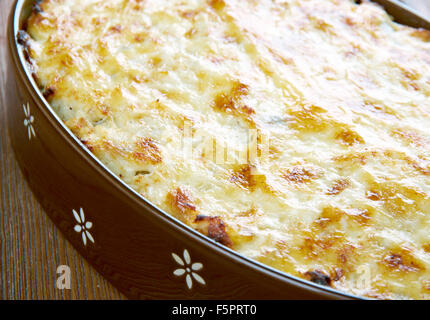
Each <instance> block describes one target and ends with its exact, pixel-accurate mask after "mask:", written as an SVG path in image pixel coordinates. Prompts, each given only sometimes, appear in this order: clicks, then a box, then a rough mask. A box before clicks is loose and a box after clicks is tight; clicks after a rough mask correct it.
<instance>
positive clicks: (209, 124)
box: [18, 0, 430, 299]
mask: <svg viewBox="0 0 430 320" xmlns="http://www.w3.org/2000/svg"><path fill="white" fill-rule="evenodd" d="M26 31H27V32H28V34H27V33H26V32H24V31H21V32H20V33H19V34H18V42H19V43H20V45H21V46H22V48H23V52H24V56H25V57H26V59H27V61H28V67H29V68H31V70H32V71H33V72H34V74H35V75H36V74H37V77H36V79H37V82H38V84H39V86H40V88H41V91H42V92H43V94H44V95H45V98H46V99H47V100H48V101H49V102H50V104H51V106H52V107H53V109H54V110H55V111H56V112H57V113H58V115H59V116H60V117H61V119H63V120H64V122H65V123H66V125H67V126H68V127H69V128H70V129H71V130H72V132H73V133H74V134H75V135H76V136H77V137H78V138H79V139H80V140H81V141H82V143H83V144H84V145H85V146H86V147H87V148H88V149H89V150H90V151H91V152H93V153H94V154H95V155H96V156H97V157H98V158H99V159H100V160H101V161H102V162H103V163H105V164H106V165H107V166H108V167H109V168H110V169H111V170H112V171H113V172H114V173H115V174H117V175H118V176H119V177H120V178H121V179H123V181H124V182H126V183H128V184H129V185H131V186H132V187H133V188H134V189H135V190H136V191H137V192H139V193H140V194H142V195H143V196H144V197H146V198H147V199H148V200H150V201H151V202H152V203H154V204H155V205H156V206H158V207H160V208H161V209H163V210H166V211H167V212H168V213H170V214H172V215H173V216H175V217H176V218H178V219H179V220H181V221H182V222H184V223H186V224H187V225H189V226H190V227H192V228H195V229H196V230H198V231H200V232H202V233H203V234H204V235H206V236H208V237H210V238H212V239H213V240H215V241H217V242H219V243H221V244H223V245H226V246H229V247H232V248H234V249H235V250H237V251H238V252H239V253H241V254H243V255H245V256H247V257H250V258H252V259H256V260H258V261H260V262H262V263H266V264H269V265H270V266H273V267H275V268H278V269H280V270H282V271H284V272H287V273H289V274H292V275H295V276H299V277H302V278H304V279H308V280H310V281H314V282H317V283H320V284H323V285H330V286H331V287H332V288H335V289H339V290H344V291H347V292H350V293H354V294H358V295H364V296H368V297H377V298H383V299H389V298H417V299H421V298H430V289H429V288H430V280H429V279H430V275H429V272H430V253H429V252H430V249H429V247H430V245H429V244H430V237H429V235H428V232H427V230H429V228H430V219H429V212H430V200H429V199H430V180H429V179H430V149H429V146H430V145H429V141H430V134H429V131H428V128H429V127H430V113H429V110H430V102H429V101H430V100H429V93H430V78H429V74H430V54H429V52H430V42H429V32H428V31H425V30H420V29H412V28H409V27H405V26H401V25H398V24H396V23H394V22H393V21H392V20H391V19H390V17H389V16H388V15H387V14H386V12H384V11H383V10H382V9H381V8H380V7H378V6H377V5H375V4H374V3H372V2H370V1H361V4H356V3H355V2H354V1H350V0H307V1H302V0H286V1H271V0H259V1H242V0H200V1H184V0H171V1H162V0H151V1H138V0H117V1H110V0H103V1H102V0H95V1H84V0H68V1H53V0H45V1H42V2H37V5H36V6H35V8H34V10H33V12H32V14H31V16H30V17H29V19H28V21H27V30H26Z"/></svg>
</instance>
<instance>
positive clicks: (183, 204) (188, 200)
mask: <svg viewBox="0 0 430 320" xmlns="http://www.w3.org/2000/svg"><path fill="white" fill-rule="evenodd" d="M169 198H170V199H171V203H172V206H173V207H174V208H176V209H177V210H178V211H179V212H180V213H182V214H184V213H186V212H189V211H196V206H195V205H194V204H193V201H194V200H193V198H192V196H191V193H190V192H189V191H188V190H186V189H184V188H180V187H178V188H176V190H175V191H173V192H170V193H169Z"/></svg>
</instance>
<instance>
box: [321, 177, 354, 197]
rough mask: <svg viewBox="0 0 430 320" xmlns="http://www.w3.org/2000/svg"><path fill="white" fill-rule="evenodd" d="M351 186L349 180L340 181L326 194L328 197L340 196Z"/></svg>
mask: <svg viewBox="0 0 430 320" xmlns="http://www.w3.org/2000/svg"><path fill="white" fill-rule="evenodd" d="M350 185H351V183H350V182H349V180H348V179H340V180H337V181H336V182H335V183H334V184H333V186H332V187H331V188H330V189H329V190H327V192H326V194H328V195H332V196H335V195H338V194H339V193H341V192H342V191H343V190H345V189H346V188H348V187H349V186H350Z"/></svg>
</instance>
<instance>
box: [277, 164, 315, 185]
mask: <svg viewBox="0 0 430 320" xmlns="http://www.w3.org/2000/svg"><path fill="white" fill-rule="evenodd" d="M282 177H283V178H284V179H285V180H288V181H290V182H293V183H307V182H310V181H311V180H313V179H316V178H318V177H319V173H318V172H316V171H315V170H313V169H309V168H304V167H300V166H296V167H293V168H290V169H288V170H286V171H285V172H284V173H283V174H282Z"/></svg>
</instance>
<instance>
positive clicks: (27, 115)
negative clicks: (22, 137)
mask: <svg viewBox="0 0 430 320" xmlns="http://www.w3.org/2000/svg"><path fill="white" fill-rule="evenodd" d="M22 108H23V109H24V114H25V119H24V126H26V127H27V131H28V140H31V137H32V136H33V137H36V132H35V131H34V127H33V122H34V117H33V116H32V115H31V113H30V104H29V103H28V102H27V104H23V105H22Z"/></svg>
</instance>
